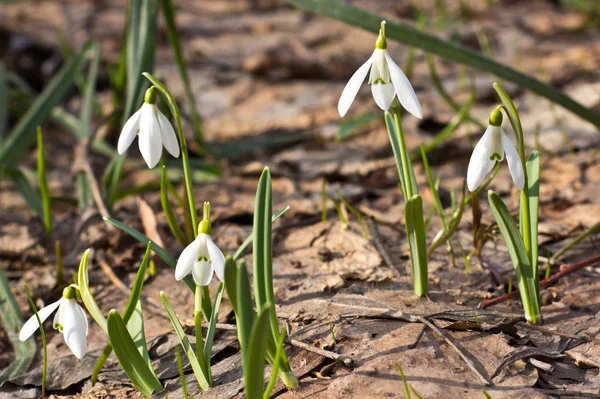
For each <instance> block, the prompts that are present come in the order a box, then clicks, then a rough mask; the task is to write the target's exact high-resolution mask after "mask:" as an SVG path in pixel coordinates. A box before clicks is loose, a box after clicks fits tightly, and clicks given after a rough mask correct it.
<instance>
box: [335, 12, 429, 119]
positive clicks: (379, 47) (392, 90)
mask: <svg viewBox="0 0 600 399" xmlns="http://www.w3.org/2000/svg"><path fill="white" fill-rule="evenodd" d="M369 70H370V71H371V74H370V75H369V84H370V85H371V93H372V94H373V98H374V99H375V102H376V103H377V105H378V106H379V108H381V109H382V110H384V111H387V110H389V109H390V107H391V105H392V101H393V100H394V97H396V96H397V97H398V100H399V101H400V104H402V106H403V107H404V108H405V109H406V110H407V111H408V112H410V113H411V114H413V115H414V116H416V117H417V118H419V119H420V118H422V117H423V111H422V110H421V104H420V103H419V100H418V99H417V95H416V94H415V91H414V90H413V87H412V85H411V84H410V82H409V81H408V78H407V77H406V75H405V74H404V72H402V70H401V69H400V67H399V66H398V65H396V63H395V62H394V61H393V60H392V57H390V54H389V53H388V51H387V42H386V40H385V21H382V22H381V28H380V30H379V37H378V38H377V41H376V42H375V51H373V55H371V58H369V59H368V60H367V62H365V63H364V64H363V65H362V66H361V67H360V68H358V70H357V71H356V72H354V75H352V77H351V78H350V80H349V81H348V83H347V84H346V87H345V88H344V91H343V92H342V95H341V96H340V101H339V102H338V112H339V114H340V116H341V117H343V116H344V115H346V113H347V112H348V109H349V108H350V105H352V102H353V101H354V98H355V97H356V94H358V90H359V89H360V87H361V86H362V84H363V82H364V81H365V78H366V77H367V73H368V72H369Z"/></svg>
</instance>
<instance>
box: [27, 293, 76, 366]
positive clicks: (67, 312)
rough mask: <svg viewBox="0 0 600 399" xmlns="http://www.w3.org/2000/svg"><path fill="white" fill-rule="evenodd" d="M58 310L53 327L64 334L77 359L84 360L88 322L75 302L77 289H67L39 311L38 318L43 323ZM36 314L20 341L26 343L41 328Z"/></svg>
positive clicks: (28, 322) (28, 323) (30, 319)
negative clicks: (57, 298)
mask: <svg viewBox="0 0 600 399" xmlns="http://www.w3.org/2000/svg"><path fill="white" fill-rule="evenodd" d="M56 309H58V312H56V315H55V316H54V322H53V323H52V326H53V327H54V329H56V330H59V331H60V332H62V333H63V336H64V338H65V343H66V344H67V346H68V347H69V349H70V350H71V352H73V354H74V355H75V357H76V358H77V359H82V358H83V356H84V355H85V351H86V347H87V334H88V322H87V317H86V316H85V313H84V311H83V308H82V307H81V306H79V304H78V303H77V302H76V301H75V289H74V288H73V287H67V288H65V289H64V290H63V295H62V297H61V298H60V299H59V300H58V301H56V302H54V303H51V304H50V305H48V306H45V307H43V308H42V309H40V310H39V311H38V316H39V317H40V320H41V322H42V323H43V322H44V320H46V319H47V318H48V317H50V315H51V314H52V313H53V312H54V311H55V310H56ZM39 327H40V326H39V324H38V321H37V318H36V317H35V314H34V315H33V316H31V317H30V318H29V320H27V322H25V324H24V325H23V328H21V332H20V333H19V339H20V340H21V341H25V340H26V339H27V338H29V337H31V336H32V335H33V333H34V332H36V331H37V329H38V328H39Z"/></svg>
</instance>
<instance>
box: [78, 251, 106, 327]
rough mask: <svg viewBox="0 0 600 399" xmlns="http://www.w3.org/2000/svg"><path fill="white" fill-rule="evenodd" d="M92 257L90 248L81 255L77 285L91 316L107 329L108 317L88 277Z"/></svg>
mask: <svg viewBox="0 0 600 399" xmlns="http://www.w3.org/2000/svg"><path fill="white" fill-rule="evenodd" d="M89 257H90V250H89V249H86V250H85V252H84V253H83V255H82V256H81V262H79V269H78V272H77V285H78V286H79V292H80V293H81V300H82V301H83V304H84V305H85V307H86V309H87V311H88V312H89V314H90V316H92V318H93V319H94V320H95V321H96V323H98V325H99V326H100V327H101V328H102V329H103V330H104V331H106V319H105V318H104V315H103V314H102V311H101V310H100V307H99V306H98V304H97V303H96V300H95V299H94V296H93V295H92V292H91V291H90V280H89V277H88V263H89V262H88V259H89Z"/></svg>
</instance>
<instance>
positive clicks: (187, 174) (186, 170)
mask: <svg viewBox="0 0 600 399" xmlns="http://www.w3.org/2000/svg"><path fill="white" fill-rule="evenodd" d="M142 75H144V76H145V77H146V78H148V80H150V82H152V84H153V85H154V86H155V87H156V88H157V89H158V90H159V91H160V92H161V94H162V95H163V96H165V99H166V100H167V104H168V105H169V109H170V110H171V113H172V114H173V117H174V118H175V123H176V125H177V135H178V137H179V147H180V148H181V161H182V163H183V178H184V181H185V191H186V194H187V199H188V203H189V207H190V217H191V219H192V228H193V229H194V237H196V236H197V235H198V215H197V214H196V202H195V201H194V191H193V187H192V173H191V169H190V159H189V155H188V148H187V141H186V140H185V135H184V133H183V126H182V124H181V114H180V113H179V108H178V107H177V103H176V102H175V98H174V97H173V95H172V94H171V92H170V91H169V89H167V87H166V86H165V85H163V84H162V83H161V82H160V81H158V80H157V79H156V78H155V77H154V76H152V75H151V74H149V73H148V72H144V73H143V74H142Z"/></svg>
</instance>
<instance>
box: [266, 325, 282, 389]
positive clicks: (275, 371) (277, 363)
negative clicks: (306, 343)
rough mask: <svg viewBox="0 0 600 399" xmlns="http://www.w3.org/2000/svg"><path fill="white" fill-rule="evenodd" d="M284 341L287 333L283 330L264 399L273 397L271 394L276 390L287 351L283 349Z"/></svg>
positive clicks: (278, 341)
mask: <svg viewBox="0 0 600 399" xmlns="http://www.w3.org/2000/svg"><path fill="white" fill-rule="evenodd" d="M284 341H285V331H284V330H282V331H281V333H280V334H279V339H278V340H277V351H276V352H275V359H274V360H273V367H272V369H271V377H270V378H269V384H267V388H266V389H265V392H264V393H263V399H269V398H270V397H271V392H273V388H275V383H277V375H279V366H280V365H281V361H282V359H283V357H284V356H285V350H284V348H283V343H284Z"/></svg>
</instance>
